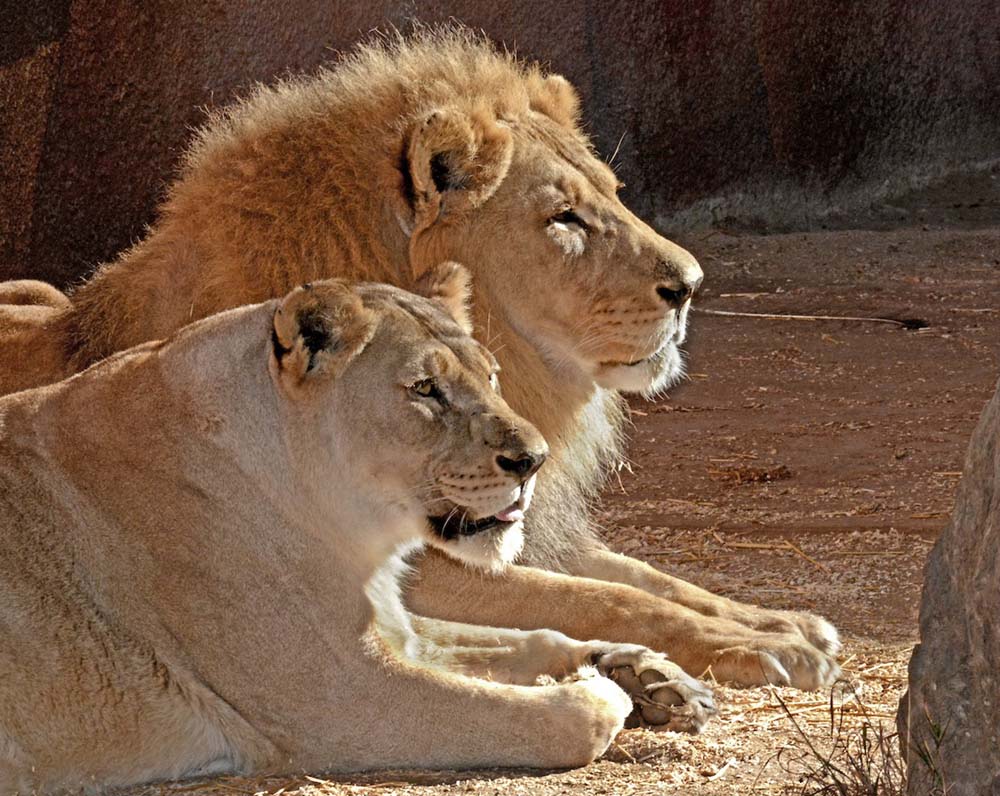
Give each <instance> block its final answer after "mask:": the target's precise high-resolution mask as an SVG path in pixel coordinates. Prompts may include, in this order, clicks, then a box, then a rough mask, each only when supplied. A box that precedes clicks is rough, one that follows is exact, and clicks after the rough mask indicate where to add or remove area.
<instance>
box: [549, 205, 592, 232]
mask: <svg viewBox="0 0 1000 796" xmlns="http://www.w3.org/2000/svg"><path fill="white" fill-rule="evenodd" d="M549 223H553V224H566V225H569V224H576V225H577V226H578V227H580V229H584V230H585V229H587V222H586V221H584V220H583V219H582V218H580V216H578V215H577V214H576V213H574V212H573V210H572V209H571V208H566V209H565V210H563V211H562V212H559V213H556V214H555V215H554V216H552V218H550V219H549Z"/></svg>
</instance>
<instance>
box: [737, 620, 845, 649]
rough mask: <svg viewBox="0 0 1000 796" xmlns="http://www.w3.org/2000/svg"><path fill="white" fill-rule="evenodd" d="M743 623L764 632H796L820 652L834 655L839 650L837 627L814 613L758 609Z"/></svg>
mask: <svg viewBox="0 0 1000 796" xmlns="http://www.w3.org/2000/svg"><path fill="white" fill-rule="evenodd" d="M744 624H746V625H748V626H749V627H752V628H754V629H755V630H760V631H763V632H765V633H797V634H798V635H800V636H802V638H804V639H805V640H806V641H808V642H809V643H810V644H812V645H813V646H814V647H816V649H818V650H820V652H825V653H826V654H827V655H836V654H837V653H838V652H840V647H841V644H840V635H839V634H838V633H837V629H836V628H835V627H834V626H833V625H832V624H830V623H829V622H828V621H826V620H825V619H824V618H823V617H821V616H817V615H816V614H810V613H806V612H805V611H765V610H759V611H758V612H757V613H756V614H755V615H754V617H753V619H752V620H750V621H744Z"/></svg>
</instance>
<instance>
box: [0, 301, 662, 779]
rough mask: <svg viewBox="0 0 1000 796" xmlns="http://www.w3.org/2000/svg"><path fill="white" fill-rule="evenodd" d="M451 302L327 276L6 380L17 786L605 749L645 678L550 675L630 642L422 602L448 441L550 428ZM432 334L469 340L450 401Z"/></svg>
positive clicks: (2, 413)
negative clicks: (411, 586)
mask: <svg viewBox="0 0 1000 796" xmlns="http://www.w3.org/2000/svg"><path fill="white" fill-rule="evenodd" d="M438 304H439V302H438V301H436V300H433V299H422V298H418V297H416V296H411V295H408V294H404V293H403V292H402V291H400V290H398V289H390V288H386V287H385V286H372V285H360V286H355V285H347V284H346V283H343V282H333V281H329V282H317V283H315V284H313V285H312V286H311V287H309V288H298V289H296V290H295V291H293V292H292V293H291V294H289V295H288V296H287V297H285V298H284V299H283V300H272V301H270V302H267V303H264V304H260V305H252V306H249V307H241V308H238V309H235V310H232V311H230V312H226V313H221V314H219V315H215V316H212V317H210V318H207V319H205V320H203V321H201V322H199V323H196V324H192V325H190V326H188V327H187V328H185V329H184V330H182V331H181V332H179V333H178V334H176V335H175V336H173V337H172V338H170V339H168V340H166V341H163V342H157V343H148V344H144V345H142V346H139V347H136V348H133V349H129V350H127V351H125V352H122V353H120V354H117V355H115V356H113V357H110V358H108V359H107V360H105V361H103V362H101V363H99V364H97V365H95V366H94V367H92V368H89V369H87V370H86V371H85V372H83V373H81V374H79V375H77V376H75V377H73V378H71V379H67V380H65V381H62V382H59V383H57V384H54V385H50V386H47V387H42V388H38V389H35V390H27V391H23V392H19V393H16V394H14V395H11V396H7V397H5V398H3V399H0V595H2V597H0V649H2V650H3V654H2V655H0V792H2V793H4V794H8V793H23V794H27V793H62V792H74V793H77V792H80V791H83V792H85V793H90V794H97V793H104V792H106V791H108V790H109V789H112V788H115V787H127V786H135V785H140V784H145V783H149V782H155V781H159V780H165V779H166V780H169V779H176V778H184V777H192V776H207V775H212V774H224V773H227V774H244V775H246V774H265V773H280V772H287V773H295V774H301V773H302V772H304V771H315V772H319V771H328V770H339V771H353V770H359V769H386V768H442V769H464V768H478V767H494V766H499V767H506V766H526V767H534V768H560V767H566V766H574V765H583V764H586V763H588V762H590V761H591V760H593V759H594V758H595V757H596V756H598V755H599V754H601V753H602V752H603V751H604V750H605V749H606V748H607V747H608V745H609V744H610V743H611V740H612V738H613V737H614V736H615V734H616V733H617V732H618V730H620V729H621V727H622V724H623V723H624V720H625V717H626V716H627V715H628V713H629V711H630V710H631V702H630V700H629V698H628V696H627V695H626V694H625V693H624V692H623V691H622V690H621V689H620V688H619V687H618V686H617V685H615V684H614V683H613V682H612V681H611V680H609V679H607V678H604V677H597V676H596V672H593V670H591V672H590V675H589V676H586V675H585V676H581V677H578V678H574V679H573V680H572V681H571V682H566V683H560V684H558V685H557V684H555V682H554V681H553V680H552V679H551V676H552V675H553V674H556V675H559V674H566V673H567V672H565V671H562V670H561V667H563V666H568V667H569V671H570V672H572V671H573V670H575V669H576V668H578V667H580V666H583V665H584V664H586V663H587V662H590V661H592V660H593V656H594V655H595V654H603V653H613V651H614V646H615V645H608V644H601V645H600V646H597V647H595V646H594V645H593V644H589V643H584V642H577V641H574V640H572V639H568V638H566V637H563V636H560V634H554V633H550V632H548V631H546V632H545V633H544V634H541V635H539V634H533V633H527V632H520V631H504V630H498V629H496V628H476V627H471V626H469V627H459V628H458V632H459V633H461V636H462V642H463V643H461V644H459V643H458V642H457V641H456V639H457V637H456V629H455V627H454V626H449V625H447V624H446V623H440V622H435V621H434V620H427V619H424V618H421V617H413V616H411V615H410V614H409V613H408V612H407V611H406V609H405V608H404V607H403V604H402V602H401V599H400V593H399V578H400V577H401V575H402V573H403V570H404V568H403V566H402V562H401V561H400V560H399V558H398V556H399V554H400V549H401V548H402V549H403V550H406V549H410V550H412V549H413V547H414V546H415V545H416V544H417V543H418V540H419V539H420V538H421V536H422V535H423V534H424V533H425V532H426V512H427V510H428V508H429V506H431V505H432V504H433V498H434V494H433V490H431V491H428V490H427V489H426V488H425V486H426V485H427V479H428V476H429V475H432V474H433V473H434V472H435V468H434V461H435V460H438V459H442V458H446V459H448V460H449V461H451V462H453V465H452V467H453V471H454V468H459V467H470V468H471V466H472V464H473V463H480V462H484V461H491V460H493V459H495V457H496V455H497V451H498V450H499V451H501V452H504V451H507V452H509V449H510V448H514V449H521V448H532V447H535V448H537V447H539V446H541V444H542V443H541V440H540V438H539V437H538V434H537V432H536V431H535V430H534V429H532V428H531V426H530V424H528V423H527V422H526V421H524V420H523V419H522V418H519V417H517V416H516V415H515V414H514V413H513V412H511V411H510V409H509V408H507V407H506V406H505V405H504V404H503V402H502V400H501V399H500V398H499V397H498V396H497V394H496V392H495V391H494V389H493V387H492V385H491V383H490V378H489V372H490V368H491V360H490V357H489V356H488V355H487V354H485V352H484V351H483V350H482V348H481V346H480V345H479V344H478V343H476V342H474V341H473V340H472V339H471V338H470V337H468V336H467V335H465V334H463V333H462V332H461V329H460V324H459V323H456V322H455V321H453V320H450V319H449V318H448V314H447V313H446V312H445V311H444V309H443V307H444V305H441V306H436V305H438ZM428 357H430V358H437V359H441V360H442V361H446V362H448V363H450V365H449V371H448V373H447V374H438V378H439V379H440V382H441V385H442V387H444V388H448V389H449V391H450V394H451V395H452V396H453V403H452V405H451V408H450V410H449V413H448V414H449V415H450V416H449V417H445V416H444V414H443V413H440V412H437V413H435V414H434V416H433V417H430V418H428V417H426V416H425V413H423V412H422V411H421V410H420V406H421V404H420V401H421V400H422V399H420V398H415V397H414V396H413V395H412V394H411V392H410V391H409V390H408V385H409V384H411V379H413V378H414V376H415V375H419V373H418V372H419V371H421V370H422V369H423V368H424V367H425V366H426V363H427V360H428ZM473 414H476V415H477V416H482V415H486V414H492V415H494V416H496V417H498V418H502V419H503V420H504V422H505V423H507V424H508V426H509V428H508V429H507V431H508V433H505V434H504V435H503V436H502V437H495V438H484V437H483V436H482V435H480V434H479V432H478V431H477V430H476V429H475V428H474V426H473V425H472V424H470V420H471V419H472V417H473ZM462 462H464V464H462ZM509 477H513V476H509ZM504 500H505V497H504V496H503V495H498V496H495V499H494V500H492V501H487V502H486V503H484V504H483V505H482V508H484V509H486V510H489V509H490V508H491V506H492V507H495V508H502V504H503V501H504ZM428 501H430V502H428ZM487 503H490V504H491V505H487ZM515 536H517V534H515ZM500 546H501V547H502V546H503V545H502V544H501V545H500ZM373 586H374V587H373ZM415 628H418V629H419V635H418V633H417V630H416V629H415ZM472 637H475V638H480V637H482V638H483V641H482V643H481V644H473V643H471V642H470V640H469V639H470V638H472ZM491 642H492V645H491ZM540 642H541V643H540ZM517 645H520V646H521V647H523V649H522V650H517V649H514V647H515V646H517ZM470 647H473V648H472V649H470ZM635 649H636V655H639V656H642V655H646V656H647V657H648V650H646V651H643V650H641V648H635ZM622 652H624V653H629V652H630V650H629V649H624V650H622ZM636 655H633V658H636ZM425 657H426V659H427V660H426V661H425V660H424V659H425ZM633 663H634V664H635V665H638V658H636V660H634V661H633ZM661 663H662V662H661ZM493 669H496V671H497V672H498V674H504V673H506V674H507V675H508V676H509V678H510V680H511V681H513V680H514V679H517V680H518V681H519V682H525V683H526V684H529V685H530V684H532V683H533V682H534V681H535V679H536V678H537V677H538V676H542V675H544V676H547V677H548V678H549V682H550V683H551V685H546V686H540V687H531V688H526V687H521V686H518V685H514V684H509V685H508V684H501V683H499V682H492V681H487V679H485V678H486V676H487V674H488V673H489V672H490V671H492V670H493ZM465 673H469V674H472V675H478V676H479V679H473V677H469V676H463V675H464V674H465ZM442 727H449V728H451V729H453V730H454V732H449V733H442V732H441V728H442ZM554 735H555V737H556V738H558V743H553V742H552V739H553V736H554Z"/></svg>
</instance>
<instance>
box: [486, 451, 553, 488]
mask: <svg viewBox="0 0 1000 796" xmlns="http://www.w3.org/2000/svg"><path fill="white" fill-rule="evenodd" d="M546 458H548V451H545V450H537V451H523V452H521V453H520V454H517V455H515V457H514V458H511V457H509V456H504V455H502V454H501V455H500V456H497V465H498V466H499V467H500V469H501V470H503V471H504V472H507V473H513V474H514V475H516V476H517V477H518V478H520V479H522V480H525V481H526V480H527V479H529V478H531V476H533V475H534V474H535V473H536V472H538V468H539V467H541V466H542V464H544V462H545V460H546Z"/></svg>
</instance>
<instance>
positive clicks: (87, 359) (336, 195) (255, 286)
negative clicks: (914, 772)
mask: <svg viewBox="0 0 1000 796" xmlns="http://www.w3.org/2000/svg"><path fill="white" fill-rule="evenodd" d="M578 111H579V108H578V100H577V96H576V94H575V92H574V91H573V89H572V87H571V86H570V85H569V83H567V81H566V80H565V79H563V78H562V77H560V76H558V75H548V76H546V75H545V74H544V73H543V72H542V71H540V69H539V67H537V66H534V65H524V64H522V63H520V62H518V61H516V59H514V58H513V57H512V56H510V55H507V54H504V53H499V52H497V51H496V50H495V49H494V48H493V47H491V46H490V45H489V44H488V43H486V42H484V41H482V40H481V39H479V38H477V37H475V36H473V35H471V34H469V33H467V32H464V31H461V30H457V31H456V30H444V31H431V32H424V33H421V34H418V35H416V36H413V37H411V38H399V39H392V40H390V41H383V42H379V43H376V44H373V45H369V46H364V47H361V48H359V49H358V50H357V51H356V52H355V53H354V54H353V55H351V56H349V57H348V58H346V59H345V60H343V61H342V62H340V63H339V64H338V65H337V66H336V67H335V68H333V69H325V70H321V71H320V72H319V74H317V75H316V76H314V77H310V78H301V79H294V80H288V81H285V82H283V83H280V84H278V85H277V86H275V87H273V88H260V89H258V90H257V91H256V92H255V93H254V94H253V95H252V96H250V97H249V98H247V99H246V100H244V101H243V102H240V103H238V104H236V105H235V106H233V107H231V108H230V109H228V110H227V111H225V112H223V113H220V114H217V115H216V116H215V117H214V118H213V119H212V120H211V121H210V122H209V123H208V125H207V126H206V127H205V128H204V129H203V130H202V131H201V132H200V133H199V134H198V136H197V138H196V140H195V142H194V145H193V146H192V148H191V150H190V151H189V152H188V154H187V156H186V158H185V161H184V165H183V169H182V172H181V174H180V176H179V178H178V179H177V180H176V181H175V182H174V183H173V184H172V186H171V187H170V190H169V193H168V196H167V199H166V200H165V202H164V203H163V205H162V206H161V207H160V212H159V220H158V221H157V222H156V224H155V225H154V226H153V227H152V229H151V230H150V232H149V234H148V236H147V237H146V238H145V239H144V240H143V241H141V242H140V243H138V244H137V245H136V246H134V247H133V248H132V249H130V250H128V251H127V252H125V253H124V254H123V255H122V256H121V258H120V259H119V260H118V261H117V262H114V263H111V264H108V265H105V266H104V267H102V268H101V269H100V270H99V271H98V272H97V273H96V274H95V275H94V276H93V278H91V279H90V281H88V282H87V283H85V284H83V285H82V286H81V287H80V288H79V290H77V291H76V293H75V294H74V295H73V305H74V308H73V310H72V311H71V312H70V313H68V315H67V316H66V322H65V324H64V328H63V332H62V334H63V336H64V339H65V342H66V345H67V347H68V351H69V355H70V357H71V361H72V366H73V367H74V368H80V367H83V366H85V365H88V364H90V363H91V362H94V361H96V360H98V359H100V358H101V357H105V356H107V355H109V354H111V353H113V352H115V351H117V350H120V349H122V348H125V347H126V346H130V345H134V344H136V343H140V342H142V341H145V340H149V339H152V338H156V337H162V336H164V335H166V334H168V333H170V332H171V331H172V330H174V329H176V328H178V327H180V326H181V325H183V324H185V323H187V322H189V321H191V320H194V319H196V318H200V317H203V316H205V315H208V314H210V313H213V312H217V311H219V310H222V309H225V308H228V307H233V306H237V305H240V304H245V303H248V302H254V301H262V300H265V299H267V298H269V297H273V296H278V295H282V294H284V293H285V292H286V291H287V290H289V289H290V288H291V287H292V286H293V285H295V284H297V283H299V282H303V281H307V280H310V279H320V278H324V277H331V276H343V277H348V278H352V279H355V278H356V279H371V280H378V281H386V282H390V283H392V284H395V285H399V286H401V287H408V286H412V285H413V284H414V282H415V280H417V279H419V277H420V276H421V275H422V274H423V273H424V272H425V271H426V270H427V269H428V268H429V267H430V266H432V265H434V264H435V263H438V262H441V261H443V260H448V259H454V260H458V261H460V262H465V263H468V264H469V266H470V267H471V268H472V269H473V272H474V277H475V281H474V289H475V313H476V317H475V333H476V335H477V336H478V337H479V339H480V340H482V341H483V342H484V343H486V344H488V345H489V346H491V347H492V348H494V349H495V350H496V353H497V358H498V359H499V360H500V362H501V363H502V365H503V368H504V373H505V378H508V379H510V383H509V384H508V385H507V389H508V397H509V400H510V402H511V406H512V407H514V408H515V410H516V411H518V412H520V413H521V414H523V415H524V416H525V417H527V418H529V419H530V420H531V421H532V422H533V423H534V424H535V425H536V426H537V427H538V428H539V430H540V431H541V432H542V434H544V435H545V437H546V438H547V439H548V440H549V442H550V445H551V448H552V450H551V456H550V462H549V464H548V466H547V467H546V468H545V471H544V472H543V473H542V475H541V476H540V478H539V482H538V494H537V498H536V508H535V511H534V512H533V515H532V517H531V519H530V521H529V525H528V531H529V532H528V533H527V534H526V536H527V541H526V544H525V547H524V552H523V556H522V559H521V560H522V561H523V563H525V564H527V565H530V566H527V567H519V568H515V569H512V570H510V571H508V572H507V573H505V574H504V575H503V576H502V577H498V578H494V579H484V578H482V577H481V575H480V574H478V573H470V572H468V571H467V570H466V569H465V568H464V567H462V566H461V565H460V564H457V563H456V562H454V561H453V560H451V559H449V558H448V557H446V556H443V555H434V554H431V555H428V556H426V557H425V558H424V560H423V561H421V562H420V564H419V578H418V581H417V583H416V585H415V588H414V590H413V592H412V594H411V595H410V596H409V598H408V599H409V600H410V604H411V607H413V608H414V609H416V610H417V611H418V612H420V613H422V614H425V615H431V616H436V617H439V618H444V619H453V620H460V621H471V622H475V623H481V624H490V625H513V626H517V627H521V628H545V627H551V628H556V629H559V630H561V631H563V632H565V633H567V634H568V635H571V636H574V637H577V638H591V637H597V638H610V639H614V640H618V641H627V642H634V643H639V644H642V645H644V646H648V647H651V648H653V649H659V650H664V651H667V652H669V654H670V655H671V657H672V658H673V659H674V660H676V661H677V662H678V663H679V664H680V665H682V666H683V667H684V668H685V669H686V670H688V671H689V672H692V673H695V674H700V673H702V672H703V671H705V670H706V669H707V668H708V667H711V668H712V670H713V672H714V674H715V676H716V677H718V678H720V679H724V680H729V681H735V682H737V683H743V684H760V683H764V682H766V681H771V682H780V683H791V684H793V685H796V686H799V687H802V688H817V687H820V686H823V685H825V684H827V683H829V682H830V681H831V680H832V679H833V678H834V677H835V676H836V674H837V671H838V669H837V665H836V663H835V662H834V660H833V659H832V657H831V656H832V655H834V654H835V653H836V651H837V649H838V647H839V643H838V640H837V634H836V631H835V630H834V629H833V627H832V626H831V625H830V624H829V623H827V622H826V621H824V620H823V619H820V618H818V617H815V616H812V615H809V614H804V613H792V612H784V611H770V610H764V609H761V608H757V607H754V606H750V605H745V604H741V603H737V602H734V601H732V600H728V599H725V598H722V597H718V596H716V595H713V594H710V593H709V592H707V591H704V590H702V589H699V588H697V587H695V586H692V585H691V584H688V583H686V582H684V581H682V580H679V579H677V578H674V577H671V576H669V575H665V574H663V573H661V572H660V571H658V570H656V569H654V568H653V567H650V566H648V565H646V564H644V563H641V562H639V561H636V560H634V559H631V558H628V557H625V556H621V555H617V554H615V553H612V552H610V551H609V550H608V549H607V548H606V547H605V546H604V545H603V544H602V543H601V542H600V541H599V539H598V536H597V534H596V529H595V527H594V524H593V522H592V520H591V516H590V512H589V503H590V501H591V500H592V499H593V498H594V497H595V496H596V495H597V491H598V488H599V486H600V485H601V483H602V480H603V477H604V475H605V473H606V470H607V467H608V465H609V463H614V462H617V461H618V458H619V449H620V445H619V440H620V437H621V433H622V431H621V430H622V426H623V423H624V412H623V403H622V400H621V398H620V396H619V393H618V391H619V390H626V391H632V392H641V393H645V394H655V393H656V392H658V391H660V390H662V389H664V388H665V387H667V386H668V385H669V384H670V383H671V382H673V381H674V380H675V379H676V378H677V377H678V375H679V374H680V373H681V371H682V364H681V357H680V354H679V346H680V344H681V343H682V342H683V340H684V334H685V325H686V320H687V313H688V308H689V306H690V298H691V295H692V292H693V291H694V290H695V288H696V287H697V286H698V284H699V283H700V281H701V278H702V272H701V269H700V268H699V267H698V264H697V262H696V261H695V260H694V258H693V257H692V256H691V255H690V254H688V252H686V251H684V250H683V249H681V248H679V247H678V246H676V245H674V244H673V243H671V242H669V241H667V240H665V239H664V238H662V237H660V236H659V235H658V234H656V232H654V231H653V230H652V229H651V228H650V227H648V226H647V225H645V224H644V223H643V222H642V221H640V220H639V219H638V218H636V217H635V216H634V215H633V214H632V213H631V212H629V210H628V209H627V208H626V207H625V206H624V205H623V204H622V203H621V202H620V201H619V199H618V197H617V195H616V193H617V190H618V188H619V183H618V181H617V180H616V179H615V176H614V174H613V173H612V171H611V169H610V168H609V167H608V166H607V165H606V164H605V163H604V162H602V161H601V160H599V159H598V158H597V157H595V155H594V153H593V151H592V149H591V147H590V145H589V143H588V141H587V138H586V137H585V136H584V134H583V133H582V132H581V130H580V127H579V125H578V122H577V118H578ZM535 567H537V568H541V569H536V568H535ZM542 569H545V570H552V572H544V571H542ZM571 576H582V577H571ZM457 593H458V594H461V599H455V595H456V594H457Z"/></svg>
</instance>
